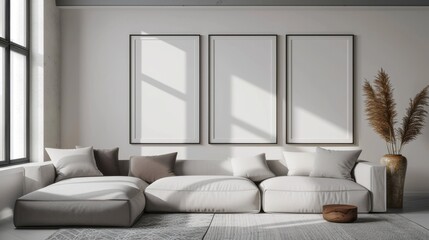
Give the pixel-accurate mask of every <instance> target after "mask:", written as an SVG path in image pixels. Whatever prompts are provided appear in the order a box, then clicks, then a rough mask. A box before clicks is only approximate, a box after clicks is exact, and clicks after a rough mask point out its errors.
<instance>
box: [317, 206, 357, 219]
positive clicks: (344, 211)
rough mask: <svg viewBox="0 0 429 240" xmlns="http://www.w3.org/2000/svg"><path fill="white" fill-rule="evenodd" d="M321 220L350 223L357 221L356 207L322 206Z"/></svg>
mask: <svg viewBox="0 0 429 240" xmlns="http://www.w3.org/2000/svg"><path fill="white" fill-rule="evenodd" d="M323 218H324V219H325V220H326V221H328V222H335V223H352V222H354V221H356V219H357V207H356V206H353V205H346V204H330V205H324V206H323Z"/></svg>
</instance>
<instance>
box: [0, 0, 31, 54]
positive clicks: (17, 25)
mask: <svg viewBox="0 0 429 240" xmlns="http://www.w3.org/2000/svg"><path fill="white" fill-rule="evenodd" d="M0 1H1V0H0ZM26 35H27V0H13V1H10V40H11V41H12V42H14V43H17V44H19V45H22V46H26V45H27V36H26Z"/></svg>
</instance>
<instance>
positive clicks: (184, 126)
mask: <svg viewBox="0 0 429 240" xmlns="http://www.w3.org/2000/svg"><path fill="white" fill-rule="evenodd" d="M130 41H131V42H130V46H131V49H130V51H131V52H130V57H131V66H130V71H131V72H130V75H131V76H130V77H131V89H130V91H131V92H130V94H131V95H130V96H131V99H130V108H131V109H130V118H131V119H130V142H131V143H199V142H200V139H199V135H200V133H199V129H200V126H199V125H200V123H199V115H200V113H199V109H200V96H199V94H200V93H199V89H200V52H199V51H200V36H199V35H131V36H130Z"/></svg>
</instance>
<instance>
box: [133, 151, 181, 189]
mask: <svg viewBox="0 0 429 240" xmlns="http://www.w3.org/2000/svg"><path fill="white" fill-rule="evenodd" d="M176 157H177V152H175V153H169V154H164V155H157V156H133V157H131V159H130V171H129V174H128V175H129V176H132V177H137V178H140V179H142V180H143V181H145V182H147V183H152V182H155V181H156V180H158V179H160V178H163V177H169V176H175V175H176V174H174V166H175V164H176Z"/></svg>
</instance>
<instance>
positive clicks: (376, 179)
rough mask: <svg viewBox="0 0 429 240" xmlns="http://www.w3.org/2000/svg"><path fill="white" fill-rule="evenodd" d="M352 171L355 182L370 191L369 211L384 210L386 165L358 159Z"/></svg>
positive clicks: (385, 208)
mask: <svg viewBox="0 0 429 240" xmlns="http://www.w3.org/2000/svg"><path fill="white" fill-rule="evenodd" d="M353 173H354V177H355V180H356V182H357V183H358V184H360V185H362V186H364V187H365V188H367V189H368V190H369V192H370V198H371V206H372V207H371V209H372V210H371V211H372V212H386V210H387V207H386V167H385V166H381V165H379V164H375V163H371V162H365V161H359V162H358V163H357V164H356V166H355V168H354V170H353Z"/></svg>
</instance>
